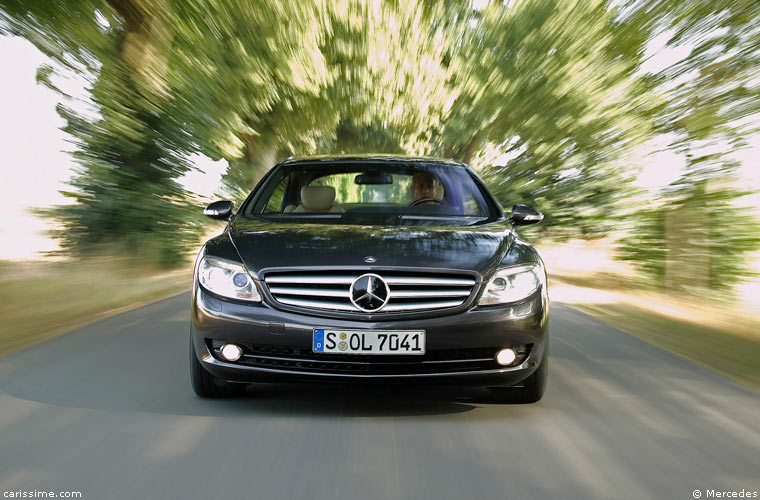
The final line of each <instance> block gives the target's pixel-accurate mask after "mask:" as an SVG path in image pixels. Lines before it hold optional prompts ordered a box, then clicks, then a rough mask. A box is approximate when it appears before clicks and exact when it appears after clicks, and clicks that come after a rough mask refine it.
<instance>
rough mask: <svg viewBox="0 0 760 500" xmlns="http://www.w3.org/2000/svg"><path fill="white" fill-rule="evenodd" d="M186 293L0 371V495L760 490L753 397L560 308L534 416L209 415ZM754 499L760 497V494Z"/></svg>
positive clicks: (295, 393)
mask: <svg viewBox="0 0 760 500" xmlns="http://www.w3.org/2000/svg"><path fill="white" fill-rule="evenodd" d="M188 306H189V297H188V295H187V294H184V295H180V296H178V297H174V298H171V299H168V300H165V301H162V302H159V303H156V304H153V305H150V306H147V307H143V308H141V309H137V310H134V311H131V312H128V313H125V314H121V315H119V316H115V317H113V318H110V319H106V320H104V321H101V322H99V323H96V324H94V325H91V326H88V327H86V328H82V329H81V330H79V331H77V332H74V333H71V334H69V335H65V336H63V337H60V338H57V339H54V340H51V341H49V342H46V343H44V344H41V345H38V346H35V347H33V348H30V349H27V350H25V351H22V352H19V353H16V354H14V355H11V356H7V357H4V358H0V491H3V492H5V491H14V492H17V491H19V490H21V491H33V490H44V491H55V492H58V491H81V492H82V498H85V499H110V498H126V499H133V498H145V499H151V498H178V499H188V498H213V499H226V498H256V499H291V498H292V499H330V500H332V499H351V500H353V499H357V500H359V499H374V498H378V499H397V498H403V499H407V498H408V499H415V500H416V499H435V500H440V499H458V500H460V499H464V500H468V499H476V498H483V499H501V498H515V499H521V500H522V499H531V498H537V499H547V498H604V499H608V498H624V499H648V498H668V499H670V498H673V499H678V498H684V499H687V498H693V496H692V492H693V491H694V490H695V489H699V490H701V493H702V496H703V498H708V497H707V494H706V490H708V489H712V490H719V491H722V490H729V491H741V490H742V489H744V490H749V491H758V490H760V397H758V396H759V395H758V393H756V392H753V391H750V390H748V389H744V388H742V387H740V386H738V385H736V384H734V383H733V382H731V381H729V380H727V379H725V378H723V377H721V376H719V375H717V374H715V373H713V372H710V371H709V370H707V369H705V368H702V367H700V366H697V365H695V364H693V363H690V362H688V361H685V360H683V359H681V358H678V357H676V356H674V355H672V354H669V353H667V352H665V351H663V350H661V349H658V348H656V347H653V346H651V345H649V344H647V343H645V342H643V341H640V340H638V339H636V338H633V337H631V336H628V335H626V334H624V333H621V332H619V331H617V330H615V329H614V328H612V327H609V326H607V325H605V324H603V323H600V322H598V321H596V320H594V319H593V318H590V317H589V316H586V315H584V314H582V313H580V312H578V311H575V310H573V309H570V308H569V307H566V306H563V305H561V304H556V303H555V304H553V306H552V307H553V309H552V313H551V316H552V317H551V323H550V324H551V334H552V335H553V337H552V353H551V356H552V358H551V369H550V378H549V386H548V390H547V393H546V395H545V397H544V399H543V401H542V402H540V403H538V404H534V405H525V406H519V405H496V404H491V403H489V402H488V400H487V398H486V393H485V392H484V391H482V390H473V389H461V388H447V389H437V388H402V389H401V390H399V391H393V390H391V389H389V388H386V387H382V386H381V387H374V386H373V387H353V386H315V385H285V386H263V385H262V386H258V387H254V388H252V389H253V390H252V391H251V393H250V394H249V395H248V396H247V397H245V398H242V399H235V400H216V401H214V400H201V399H198V398H196V397H195V395H194V394H193V393H192V391H191V389H190V385H189V380H188V367H187V335H188V325H189V318H188ZM759 494H760V493H759Z"/></svg>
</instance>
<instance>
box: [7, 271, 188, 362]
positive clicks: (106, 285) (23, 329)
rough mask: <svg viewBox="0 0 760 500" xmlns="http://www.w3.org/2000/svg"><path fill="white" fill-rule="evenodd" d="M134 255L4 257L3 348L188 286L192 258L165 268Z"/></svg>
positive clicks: (14, 347) (20, 345)
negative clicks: (26, 259) (84, 258)
mask: <svg viewBox="0 0 760 500" xmlns="http://www.w3.org/2000/svg"><path fill="white" fill-rule="evenodd" d="M133 261H134V259H120V258H98V259H92V260H91V261H76V262H44V261H29V262H16V261H3V262H0V318H2V321H1V322H0V354H6V353H8V352H11V351H16V350H19V349H22V348H24V347H27V346H29V345H32V344H36V343H39V342H42V341H44V340H47V339H49V338H52V337H55V336H57V335H60V334H63V333H65V332H67V331H70V330H72V329H74V328H77V327H79V326H82V325H85V324H87V323H91V322H93V321H97V320H99V319H102V318H105V317H107V316H110V315H113V314H117V313H119V312H123V311H126V310H128V309H131V308H134V307H138V306H140V305H143V304H146V303H150V302H154V301H157V300H161V299H164V298H167V297H170V296H172V295H175V294H177V293H180V292H183V291H185V290H189V289H190V285H191V282H192V278H191V275H192V272H191V271H192V270H191V267H190V266H191V265H190V264H188V265H187V266H185V267H184V268H182V269H178V270H175V271H171V272H167V271H165V270H159V269H151V268H145V267H136V266H135V265H133Z"/></svg>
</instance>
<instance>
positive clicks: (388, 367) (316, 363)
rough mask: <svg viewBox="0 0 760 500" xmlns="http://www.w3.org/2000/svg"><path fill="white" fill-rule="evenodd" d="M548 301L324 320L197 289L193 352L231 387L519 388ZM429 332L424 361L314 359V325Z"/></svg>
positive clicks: (539, 338)
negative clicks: (226, 351) (293, 383)
mask: <svg viewBox="0 0 760 500" xmlns="http://www.w3.org/2000/svg"><path fill="white" fill-rule="evenodd" d="M547 319H548V301H547V298H546V292H545V290H538V291H537V292H536V293H535V294H533V295H532V296H531V297H529V298H528V299H526V300H525V301H522V302H520V303H518V304H514V305H510V306H505V307H488V308H474V309H471V310H469V311H465V312H463V313H459V314H452V315H448V316H440V317H434V318H425V319H412V320H400V321H399V320H397V321H355V320H350V321H349V320H344V319H342V320H337V319H335V320H327V319H325V318H321V317H314V316H309V315H305V314H298V313H292V312H286V311H281V310H278V309H275V308H272V307H271V306H270V305H268V304H266V303H261V304H256V305H249V304H240V303H235V302H228V301H224V300H219V299H218V298H216V297H214V296H212V295H210V294H208V293H207V292H205V291H204V290H203V289H201V288H200V287H198V286H197V285H196V287H195V290H194V293H193V299H192V341H193V346H194V348H195V353H196V355H197V357H198V359H199V360H200V361H201V362H202V364H203V366H204V368H205V369H206V370H208V371H209V372H210V373H211V374H212V375H214V376H216V377H219V378H221V379H224V380H228V381H234V382H276V381H288V380H299V381H319V382H322V381H324V382H392V383H397V382H399V383H400V382H410V383H424V382H435V383H461V384H467V385H470V384H471V385H502V386H506V385H515V384H519V383H520V382H521V381H522V380H524V379H525V378H527V377H529V376H530V375H531V374H532V373H533V371H535V369H536V367H537V366H538V364H539V362H540V360H541V359H542V357H543V353H544V346H545V343H546V339H547V335H548V333H547V326H548V325H547ZM324 326H329V327H332V328H336V329H347V330H365V329H383V330H425V331H426V354H425V355H424V356H367V355H334V354H333V355H330V354H322V353H313V352H312V349H311V345H312V331H313V329H314V328H315V327H324ZM223 342H234V343H236V344H240V345H244V346H245V351H246V355H245V356H244V358H243V359H241V360H239V361H237V362H228V361H225V360H223V359H222V358H221V357H220V356H219V354H218V349H217V347H218V346H219V345H220V344H221V343H223ZM515 346H526V352H525V355H524V356H522V357H521V358H520V359H518V361H517V363H516V364H515V365H512V366H508V367H503V366H501V365H499V364H498V363H496V361H495V360H494V359H493V355H494V354H495V352H496V351H497V350H498V349H500V348H504V347H515Z"/></svg>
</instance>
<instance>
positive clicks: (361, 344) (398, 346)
mask: <svg viewBox="0 0 760 500" xmlns="http://www.w3.org/2000/svg"><path fill="white" fill-rule="evenodd" d="M313 338H314V340H313V342H312V350H313V351H314V352H324V353H330V354H425V331H424V330H334V329H331V328H315V329H314V337H313Z"/></svg>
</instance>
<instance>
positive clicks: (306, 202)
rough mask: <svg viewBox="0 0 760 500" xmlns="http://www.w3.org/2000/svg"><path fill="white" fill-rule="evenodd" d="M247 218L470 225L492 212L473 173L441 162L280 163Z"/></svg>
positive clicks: (492, 215)
mask: <svg viewBox="0 0 760 500" xmlns="http://www.w3.org/2000/svg"><path fill="white" fill-rule="evenodd" d="M261 193H262V194H261V196H259V197H257V198H256V201H255V203H249V205H248V206H247V207H246V208H245V210H244V215H245V216H246V217H256V218H264V219H276V220H281V221H287V220H293V221H297V222H327V223H333V224H334V223H345V224H404V225H419V224H425V225H430V224H475V223H478V222H482V221H484V220H488V219H491V218H493V217H494V216H495V214H494V210H493V209H492V208H490V207H489V203H488V201H487V199H486V197H485V196H484V193H483V192H482V190H481V188H480V187H479V185H478V183H476V182H475V179H474V178H473V176H472V175H471V174H470V173H469V172H468V171H467V170H466V169H464V168H461V167H456V166H449V165H442V164H404V163H389V162H386V163H344V162H341V163H333V164H295V165H282V166H280V168H279V169H278V170H277V171H276V172H275V173H274V174H273V175H272V176H271V177H270V179H269V180H268V181H267V182H266V183H265V185H264V186H262V188H261Z"/></svg>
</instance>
